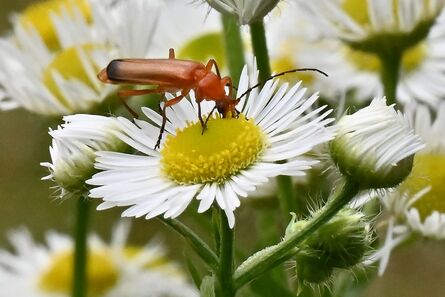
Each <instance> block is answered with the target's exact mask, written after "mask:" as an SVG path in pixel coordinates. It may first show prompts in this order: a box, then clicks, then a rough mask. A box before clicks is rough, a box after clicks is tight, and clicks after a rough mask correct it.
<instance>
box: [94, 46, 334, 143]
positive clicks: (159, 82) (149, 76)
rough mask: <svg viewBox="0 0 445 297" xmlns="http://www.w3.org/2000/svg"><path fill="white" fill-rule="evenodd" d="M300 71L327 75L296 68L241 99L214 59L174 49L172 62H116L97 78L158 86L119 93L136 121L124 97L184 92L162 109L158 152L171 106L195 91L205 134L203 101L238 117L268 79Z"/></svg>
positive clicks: (108, 81)
mask: <svg viewBox="0 0 445 297" xmlns="http://www.w3.org/2000/svg"><path fill="white" fill-rule="evenodd" d="M213 67H215V70H216V74H215V73H213V72H212V68H213ZM297 71H317V72H319V73H322V74H323V75H326V76H327V74H326V73H324V72H323V71H320V70H318V69H315V68H300V69H292V70H288V71H284V72H281V73H278V74H275V75H272V76H271V77H269V78H268V79H266V80H265V81H263V82H261V83H258V84H256V85H254V86H252V87H250V88H249V89H247V90H246V91H245V92H244V93H243V94H242V95H241V96H240V97H239V98H233V95H232V92H233V85H232V79H231V78H230V77H228V76H225V77H221V74H220V72H219V68H218V64H217V63H216V61H215V60H214V59H210V60H209V61H208V62H207V64H206V65H204V64H203V63H201V62H197V61H192V60H181V59H176V58H175V51H174V49H172V48H171V49H170V50H169V57H168V59H117V60H113V61H111V62H110V63H109V64H108V66H107V67H106V68H104V69H103V70H102V71H101V72H99V74H98V75H97V77H98V78H99V80H100V81H102V82H104V83H111V84H135V85H154V86H157V87H156V88H154V89H138V90H120V91H118V96H119V98H120V99H121V101H122V103H123V104H124V106H125V108H126V109H127V110H128V111H129V112H130V113H131V114H132V115H133V116H134V117H136V118H137V117H138V115H137V113H136V112H134V111H133V110H132V109H131V108H130V107H129V106H128V105H127V103H126V102H125V100H124V99H123V98H126V97H130V96H138V95H146V94H164V93H166V92H168V93H176V92H178V91H179V92H181V94H180V95H179V96H176V97H174V98H172V99H170V100H167V101H165V104H164V106H163V108H162V125H161V128H160V132H159V137H158V141H157V142H156V145H155V149H157V148H159V146H160V143H161V140H162V134H163V132H164V130H165V124H166V122H167V116H166V109H167V107H169V106H172V105H174V104H176V103H179V102H180V101H181V100H182V99H183V98H184V97H185V96H187V95H188V94H189V93H190V91H191V90H193V91H194V93H195V98H196V103H197V104H198V118H199V121H200V122H201V125H202V129H203V130H202V132H203V133H204V130H205V128H206V124H207V121H208V120H209V118H210V115H209V116H208V117H207V118H206V120H205V121H204V120H203V118H202V114H201V104H200V103H201V102H202V101H203V100H207V101H215V107H214V108H213V109H212V111H211V112H210V114H212V113H213V112H214V111H215V109H216V110H218V112H219V113H220V114H221V115H222V117H237V116H238V114H239V112H238V111H237V110H236V108H235V106H236V105H237V104H238V103H239V102H240V100H241V98H242V97H244V96H245V95H247V94H248V93H249V92H251V91H252V90H253V89H255V88H257V87H259V86H261V85H262V84H264V83H265V82H266V81H268V80H271V79H273V78H275V77H277V76H281V75H284V74H286V73H291V72H297ZM226 87H228V89H229V91H228V94H226Z"/></svg>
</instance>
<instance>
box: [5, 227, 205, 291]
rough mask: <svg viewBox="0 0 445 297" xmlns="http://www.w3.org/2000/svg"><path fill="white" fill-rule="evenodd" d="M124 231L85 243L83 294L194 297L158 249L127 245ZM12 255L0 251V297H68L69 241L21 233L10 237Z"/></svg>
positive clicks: (119, 229)
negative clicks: (36, 238)
mask: <svg viewBox="0 0 445 297" xmlns="http://www.w3.org/2000/svg"><path fill="white" fill-rule="evenodd" d="M127 235H128V225H125V224H120V225H118V226H117V228H115V229H114V231H113V234H112V238H111V241H110V243H106V242H104V241H103V240H101V239H100V238H99V237H98V236H95V235H93V236H91V237H90V238H89V239H88V249H89V255H88V260H89V261H88V268H87V292H88V296H94V297H122V296H139V297H143V296H150V297H164V296H172V297H197V296H198V295H199V294H198V292H197V291H196V290H195V289H194V288H193V287H192V285H190V284H189V283H188V282H187V281H186V280H185V278H184V276H183V274H182V271H181V269H180V268H179V267H178V266H177V265H176V264H175V263H174V262H172V261H171V260H169V259H168V258H167V256H166V251H165V249H164V248H163V246H162V245H160V244H159V243H156V242H150V243H148V244H146V245H145V246H141V247H139V246H132V245H127V244H126V240H127ZM9 238H10V242H11V244H12V247H13V252H10V251H7V250H0V296H2V297H16V296H26V297H46V296H47V297H49V296H57V297H65V296H66V297H68V296H71V290H72V288H71V284H72V270H73V269H72V265H73V253H74V251H73V249H74V242H73V240H72V239H71V238H70V237H69V236H67V235H63V234H59V233H56V232H52V231H50V232H47V233H46V244H40V243H37V242H35V241H34V240H33V239H32V236H31V234H30V233H29V231H27V230H25V229H21V230H17V231H14V232H11V233H10V236H9Z"/></svg>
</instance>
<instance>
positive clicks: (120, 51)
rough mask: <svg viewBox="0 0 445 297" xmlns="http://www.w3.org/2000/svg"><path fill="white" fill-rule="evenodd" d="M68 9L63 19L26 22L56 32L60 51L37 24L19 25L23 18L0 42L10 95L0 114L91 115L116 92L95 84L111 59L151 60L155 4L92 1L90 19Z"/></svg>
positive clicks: (0, 73)
mask: <svg viewBox="0 0 445 297" xmlns="http://www.w3.org/2000/svg"><path fill="white" fill-rule="evenodd" d="M79 1H80V0H79ZM53 2H54V1H53ZM84 2H85V1H83V2H82V3H84ZM51 3H52V2H51ZM70 3H71V5H70V6H63V5H62V6H60V9H59V10H58V11H59V13H56V12H54V11H53V10H49V11H48V12H47V14H49V16H50V17H49V16H47V17H46V18H43V19H41V18H40V17H41V15H42V12H41V10H38V13H37V12H36V13H35V15H28V16H27V19H31V20H35V22H38V23H39V24H41V23H43V22H46V23H45V26H44V27H45V28H51V30H53V31H54V32H55V35H56V40H57V42H58V48H57V49H56V50H54V49H53V48H52V47H49V46H48V44H47V43H48V41H47V40H46V39H47V37H46V35H48V34H47V33H48V32H46V31H45V30H43V29H41V28H40V25H38V26H37V25H36V26H33V24H34V23H35V22H33V21H30V22H24V21H19V20H21V17H20V16H18V17H17V18H16V21H15V23H14V34H13V35H12V36H10V37H9V38H3V39H1V40H0V55H1V57H2V58H1V59H0V86H1V87H2V88H3V89H4V91H5V93H6V99H5V100H2V101H0V108H1V109H7V108H11V107H12V106H14V107H23V108H25V109H27V110H29V111H31V112H35V113H38V114H42V115H61V114H71V113H75V112H82V111H88V112H91V111H93V110H94V109H97V108H98V107H99V106H100V105H101V104H102V103H103V102H104V100H105V99H106V98H107V97H109V95H110V94H114V92H115V87H113V86H110V85H105V84H102V83H100V82H99V81H98V80H97V77H96V74H97V72H98V71H99V70H100V69H101V68H103V67H104V66H105V65H106V64H107V63H108V62H109V61H110V60H111V59H112V58H115V57H144V56H146V55H147V51H148V49H149V46H150V44H151V40H152V37H153V33H154V28H155V25H156V22H157V18H158V10H159V5H158V4H157V3H153V2H149V1H143V0H134V1H117V2H116V3H111V1H96V0H89V1H88V2H87V4H88V10H87V11H88V12H90V14H88V13H87V15H85V13H83V10H85V8H84V5H82V6H80V5H79V6H76V5H75V3H74V2H70ZM76 3H77V2H76ZM128 15H131V17H128ZM42 26H43V25H42ZM135 28H144V30H135ZM42 30H43V33H42ZM45 32H46V33H45ZM44 33H45V34H44ZM113 101H114V100H113Z"/></svg>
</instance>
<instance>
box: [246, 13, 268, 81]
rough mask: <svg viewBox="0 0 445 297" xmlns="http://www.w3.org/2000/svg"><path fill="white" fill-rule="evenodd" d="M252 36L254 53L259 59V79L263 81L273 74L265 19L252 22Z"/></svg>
mask: <svg viewBox="0 0 445 297" xmlns="http://www.w3.org/2000/svg"><path fill="white" fill-rule="evenodd" d="M250 36H251V38H252V46H253V54H254V55H255V57H256V59H257V65H258V70H259V72H260V75H259V80H260V82H263V81H265V80H266V79H268V78H269V77H270V74H271V71H270V63H269V54H268V51H267V43H266V33H265V31H264V25H263V21H258V22H255V23H252V24H250Z"/></svg>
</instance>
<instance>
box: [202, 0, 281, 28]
mask: <svg viewBox="0 0 445 297" xmlns="http://www.w3.org/2000/svg"><path fill="white" fill-rule="evenodd" d="M206 2H207V3H208V4H209V5H210V6H211V7H212V8H214V9H216V10H218V11H219V12H220V13H222V14H229V15H234V16H235V17H236V18H237V19H238V21H239V23H240V24H242V25H246V24H251V23H253V22H256V21H261V20H262V19H263V17H265V16H266V15H267V14H268V13H269V12H270V11H271V10H272V9H274V8H275V6H277V4H278V2H279V0H206Z"/></svg>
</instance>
